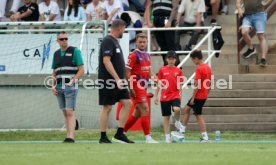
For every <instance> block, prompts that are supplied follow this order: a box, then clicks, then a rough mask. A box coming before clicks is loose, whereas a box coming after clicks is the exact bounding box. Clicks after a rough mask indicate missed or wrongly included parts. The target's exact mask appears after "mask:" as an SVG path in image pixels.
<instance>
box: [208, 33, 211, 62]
mask: <svg viewBox="0 0 276 165" xmlns="http://www.w3.org/2000/svg"><path fill="white" fill-rule="evenodd" d="M211 29H212V28H209V29H208V33H209V32H210V31H211ZM211 47H212V35H209V36H208V57H210V55H211ZM208 64H209V66H210V67H212V61H211V60H210V61H209V62H208Z"/></svg>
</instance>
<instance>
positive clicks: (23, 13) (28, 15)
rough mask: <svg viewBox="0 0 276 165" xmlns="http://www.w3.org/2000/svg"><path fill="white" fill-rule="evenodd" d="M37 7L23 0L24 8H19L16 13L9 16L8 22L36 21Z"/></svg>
mask: <svg viewBox="0 0 276 165" xmlns="http://www.w3.org/2000/svg"><path fill="white" fill-rule="evenodd" d="M38 19H39V11H38V5H37V4H36V3H32V1H31V0H24V6H21V7H20V8H19V9H18V11H17V13H15V14H13V15H11V17H10V20H11V21H13V22H15V21H20V20H21V21H38Z"/></svg>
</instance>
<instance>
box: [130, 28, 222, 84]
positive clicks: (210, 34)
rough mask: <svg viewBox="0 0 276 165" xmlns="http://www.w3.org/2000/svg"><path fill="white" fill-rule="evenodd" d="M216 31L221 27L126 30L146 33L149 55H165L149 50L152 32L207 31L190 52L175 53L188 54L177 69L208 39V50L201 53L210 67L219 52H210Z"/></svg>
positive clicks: (178, 52)
mask: <svg viewBox="0 0 276 165" xmlns="http://www.w3.org/2000/svg"><path fill="white" fill-rule="evenodd" d="M216 29H221V26H209V27H175V28H140V29H137V28H128V29H126V31H144V32H145V31H146V33H147V37H148V53H149V54H166V53H167V51H154V52H152V51H151V50H150V48H151V33H152V31H168V30H175V31H180V30H208V33H207V34H206V35H205V36H204V37H203V38H202V39H201V41H200V42H198V43H197V44H196V45H195V47H194V48H193V49H192V50H191V51H176V53H177V54H183V53H185V54H186V53H188V55H187V56H186V57H185V58H184V59H183V60H182V61H181V62H180V64H179V65H178V66H177V67H178V68H180V67H182V66H183V65H184V64H185V63H186V62H187V61H188V59H189V58H190V54H191V52H192V51H194V50H196V49H198V48H199V47H200V46H201V45H202V44H203V43H204V42H205V41H206V40H207V39H208V50H207V51H206V50H204V51H202V52H203V53H207V54H208V57H207V59H206V60H205V61H204V63H208V64H209V65H210V67H211V66H212V65H211V59H212V58H213V57H214V55H215V54H216V53H220V52H221V51H215V50H212V34H213V32H214V31H215V30H216ZM194 76H195V73H193V74H192V75H191V76H190V77H189V78H188V80H187V81H186V82H185V83H184V84H183V86H182V89H184V88H185V87H186V86H187V85H188V84H189V83H190V82H191V81H192V79H193V78H194Z"/></svg>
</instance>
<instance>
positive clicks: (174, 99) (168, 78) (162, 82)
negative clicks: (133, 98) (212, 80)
mask: <svg viewBox="0 0 276 165" xmlns="http://www.w3.org/2000/svg"><path fill="white" fill-rule="evenodd" d="M166 61H167V63H168V65H166V66H163V67H161V68H160V69H159V72H158V85H157V89H156V92H155V99H154V103H155V104H156V105H157V104H158V93H159V90H160V88H162V92H161V98H160V102H161V110H162V116H163V121H164V123H163V124H164V125H163V126H164V132H165V136H166V139H165V140H166V143H171V134H170V116H171V114H172V113H171V111H172V110H173V111H174V117H175V120H176V122H175V126H176V128H177V129H178V130H179V132H184V126H183V125H182V124H181V122H180V121H179V119H180V99H181V87H180V82H183V77H182V71H181V70H180V69H179V68H177V67H175V63H176V61H177V55H176V53H175V51H169V52H168V54H167V56H166ZM181 135H182V134H181ZM182 137H183V135H182Z"/></svg>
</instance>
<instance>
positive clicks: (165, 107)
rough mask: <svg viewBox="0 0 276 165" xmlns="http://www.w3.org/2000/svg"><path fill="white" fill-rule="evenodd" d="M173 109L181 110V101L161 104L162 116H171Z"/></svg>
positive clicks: (176, 100)
mask: <svg viewBox="0 0 276 165" xmlns="http://www.w3.org/2000/svg"><path fill="white" fill-rule="evenodd" d="M172 107H179V108H180V99H174V100H171V101H164V102H161V111H162V116H171V114H172V110H173V108H172Z"/></svg>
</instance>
